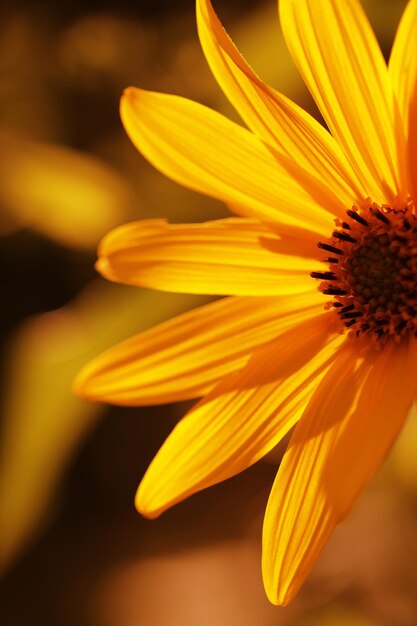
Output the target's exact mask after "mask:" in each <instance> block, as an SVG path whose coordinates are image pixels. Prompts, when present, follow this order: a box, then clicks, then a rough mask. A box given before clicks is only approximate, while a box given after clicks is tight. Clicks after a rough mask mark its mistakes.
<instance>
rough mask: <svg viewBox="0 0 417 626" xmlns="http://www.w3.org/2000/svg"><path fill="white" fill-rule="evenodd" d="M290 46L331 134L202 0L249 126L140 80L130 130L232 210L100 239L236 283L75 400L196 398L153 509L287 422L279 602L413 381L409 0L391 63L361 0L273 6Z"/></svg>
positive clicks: (274, 496) (164, 276)
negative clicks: (261, 68) (276, 85)
mask: <svg viewBox="0 0 417 626" xmlns="http://www.w3.org/2000/svg"><path fill="white" fill-rule="evenodd" d="M279 10H280V16H281V24H282V28H283V31H284V36H285V38H286V41H287V44H288V47H289V49H290V52H291V54H292V56H293V58H294V61H295V63H296V65H297V67H298V69H299V70H300V72H301V74H302V76H303V78H304V80H305V82H306V84H307V86H308V87H309V89H310V91H311V93H312V95H313V97H314V98H315V100H316V103H317V105H318V107H319V109H320V111H321V113H322V115H323V117H324V119H325V121H326V123H327V125H328V127H329V129H330V132H328V131H327V130H325V129H324V128H323V127H322V126H321V125H320V124H318V123H317V122H316V121H315V120H314V119H313V118H311V117H310V116H309V115H308V114H307V113H305V112H304V111H303V110H301V109H300V108H299V107H298V106H297V105H295V104H294V103H293V102H291V101H290V100H288V99H287V98H286V97H285V96H283V95H281V94H280V93H278V92H277V91H275V90H273V89H272V88H271V87H269V86H267V85H265V84H264V83H263V82H262V81H261V80H260V79H259V78H258V77H257V76H256V75H255V74H254V72H253V71H252V70H251V68H250V67H249V65H248V64H247V63H246V62H245V60H244V59H243V58H242V56H241V55H240V54H239V52H238V51H237V49H236V47H235V46H234V44H233V43H232V41H231V40H230V39H229V37H228V36H227V34H226V32H225V31H224V29H223V27H222V26H221V24H220V22H219V20H218V18H217V17H216V15H215V13H214V11H213V8H212V6H211V4H210V2H209V0H197V22H198V29H199V35H200V39H201V43H202V47H203V50H204V52H205V54H206V57H207V60H208V62H209V64H210V67H211V69H212V71H213V73H214V75H215V76H216V78H217V80H218V82H219V83H220V85H221V87H222V88H223V90H224V92H225V93H226V95H227V96H228V97H229V99H230V100H231V102H232V103H233V104H234V105H235V107H236V108H237V110H238V112H239V113H240V115H241V117H242V118H243V120H244V121H245V122H246V124H247V126H248V127H249V130H246V129H244V128H243V127H241V126H239V125H237V124H234V123H232V122H230V121H228V120H227V119H225V118H224V117H222V116H221V115H219V114H218V113H216V112H214V111H211V110H209V109H207V108H205V107H203V106H201V105H198V104H196V103H194V102H190V101H187V100H184V99H182V98H179V97H177V96H169V95H162V94H156V93H150V92H144V91H141V90H139V89H134V88H129V89H128V90H127V91H126V92H125V94H124V96H123V98H122V103H121V114H122V120H123V123H124V125H125V128H126V130H127V132H128V134H129V136H130V138H131V140H132V141H133V143H134V144H135V145H136V146H137V147H138V149H139V150H140V151H141V152H142V153H143V154H144V155H145V157H146V158H147V159H148V160H149V161H151V162H152V163H153V164H154V165H155V166H156V167H157V168H159V169H160V170H161V171H162V172H163V173H164V174H166V175H167V176H170V177H171V178H173V179H174V180H176V181H177V182H179V183H182V184H184V185H187V186H188V187H190V188H191V189H194V190H197V191H200V192H203V193H206V194H209V195H212V196H214V197H216V198H219V199H222V200H223V201H225V202H226V203H227V204H228V205H229V207H230V208H231V210H232V211H233V212H234V213H235V215H237V217H231V218H229V219H225V220H220V221H214V222H209V223H205V224H192V225H169V224H167V223H166V222H165V221H162V220H151V221H146V222H137V223H133V224H128V225H126V226H124V227H122V228H118V229H116V230H115V231H113V232H111V233H110V234H109V235H108V236H107V237H106V238H105V239H104V241H103V242H102V244H101V246H100V249H99V261H98V269H99V271H100V272H101V273H102V274H103V275H104V276H106V277H107V278H109V279H110V280H115V281H119V282H123V283H127V284H134V285H143V286H147V287H155V288H158V289H165V290H172V291H188V292H191V293H205V294H211V295H224V296H228V297H227V298H224V299H222V300H219V301H216V302H214V303H212V304H209V305H206V306H204V307H201V308H200V309H197V310H194V311H192V312H190V313H187V314H185V315H182V316H180V317H178V318H176V319H173V320H171V321H169V322H166V323H165V324H162V325H161V326H159V327H156V328H153V329H151V330H149V331H147V332H145V333H142V334H141V335H139V336H137V337H134V338H132V339H130V340H128V341H126V342H124V343H122V344H120V345H119V346H116V347H115V348H113V349H111V350H109V351H108V352H106V353H104V354H103V355H101V356H100V357H98V358H97V359H96V360H95V361H93V362H92V363H91V364H89V365H88V366H87V367H86V368H85V369H84V370H83V372H82V373H81V374H80V376H79V379H78V390H79V393H80V394H82V395H84V396H85V397H88V398H90V399H95V400H105V401H108V402H113V403H117V404H152V403H161V402H164V401H165V402H171V401H175V400H180V399H185V398H194V397H200V396H201V397H202V400H200V401H199V402H198V404H197V405H196V406H195V407H194V408H193V409H192V410H191V411H190V412H189V413H188V415H186V416H185V417H184V418H183V419H182V420H181V421H180V423H179V424H178V425H177V427H176V428H175V429H174V431H173V432H172V434H171V435H170V436H169V437H168V439H167V440H166V442H165V443H164V445H163V446H162V448H161V449H160V451H159V452H158V454H157V455H156V457H155V459H154V460H153V462H152V463H151V465H150V467H149V469H148V471H147V473H146V475H145V477H144V478H143V480H142V482H141V485H140V487H139V490H138V493H137V497H136V504H137V507H138V509H139V510H140V511H141V512H142V513H143V514H144V515H146V516H148V517H156V516H158V515H159V514H160V513H162V512H163V511H164V510H166V509H167V508H168V507H170V506H172V505H173V504H175V503H176V502H179V501H180V500H182V499H184V498H185V497H187V496H189V495H191V494H192V493H195V492H196V491H199V490H201V489H203V488H205V487H208V486H210V485H212V484H214V483H217V482H219V481H221V480H224V479H226V478H228V477H230V476H232V475H234V474H236V473H237V472H240V471H242V470H243V469H245V468H246V467H248V466H249V465H251V464H253V463H254V462H255V461H257V460H258V459H260V458H261V457H262V456H263V455H265V454H266V453H267V452H269V451H270V450H271V449H272V448H273V447H274V446H275V445H276V444H277V443H278V441H279V440H280V439H281V438H282V437H283V436H284V435H285V434H286V433H287V432H288V431H289V430H290V429H291V428H292V427H293V426H294V425H296V424H297V425H296V428H295V430H294V433H293V435H292V438H291V440H290V444H289V446H288V450H287V452H286V454H285V456H284V459H283V462H282V464H281V466H280V468H279V471H278V474H277V477H276V480H275V482H274V485H273V487H272V491H271V495H270V498H269V502H268V506H267V510H266V514H265V523H264V533H263V575H264V582H265V588H266V591H267V594H268V597H269V598H270V600H271V601H272V602H273V603H276V604H287V603H288V602H289V601H290V600H291V599H292V598H293V597H294V596H295V594H296V593H297V591H298V589H299V588H300V586H301V584H302V583H303V581H304V580H305V578H306V576H307V575H308V573H309V571H310V569H311V567H312V566H313V564H314V562H315V560H316V559H317V557H318V555H319V553H320V551H321V549H322V548H323V546H324V545H325V543H326V541H327V540H328V538H329V536H330V534H331V533H332V531H333V529H334V527H335V526H336V524H337V523H338V522H339V521H340V520H342V519H343V518H344V516H345V515H346V514H347V513H348V511H349V510H350V509H351V507H352V505H353V504H354V502H355V500H356V499H357V496H358V495H359V493H360V492H361V491H362V490H363V488H364V487H365V486H366V485H367V484H368V482H369V481H370V479H371V478H372V476H373V475H374V473H375V472H376V470H377V469H378V467H379V466H380V464H381V462H382V461H383V459H384V457H385V455H386V454H387V452H388V451H389V449H390V447H391V446H392V444H393V442H394V440H395V438H396V436H397V434H398V432H399V431H400V429H401V427H402V425H403V423H404V420H405V419H406V416H407V413H408V412H409V409H410V407H411V405H412V403H413V401H414V399H415V396H416V391H417V389H416V381H417V378H416V373H417V339H416V337H417V272H416V263H417V217H416V211H415V199H416V184H417V183H416V181H417V165H416V164H417V159H416V155H417V126H416V106H417V105H416V102H417V39H416V38H415V36H414V33H415V30H416V28H417V0H410V1H409V3H408V5H407V8H406V10H405V13H404V15H403V18H402V20H401V23H400V26H399V29H398V32H397V36H396V39H395V42H394V46H393V50H392V54H391V58H390V62H389V66H388V67H387V65H386V63H385V61H384V58H383V56H382V54H381V51H380V49H379V46H378V43H377V41H376V39H375V36H374V34H373V31H372V29H371V27H370V25H369V23H368V21H367V19H366V16H365V14H364V12H363V10H362V7H361V5H360V4H359V2H358V1H357V0H280V2H279Z"/></svg>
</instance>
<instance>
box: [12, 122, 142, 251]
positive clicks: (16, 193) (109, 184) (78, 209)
mask: <svg viewBox="0 0 417 626" xmlns="http://www.w3.org/2000/svg"><path fill="white" fill-rule="evenodd" d="M0 180H1V186H0V204H1V207H2V209H1V211H2V213H4V212H6V211H7V213H8V214H9V216H10V217H12V218H13V220H15V221H16V222H17V223H18V224H19V225H20V226H21V227H23V228H32V229H34V230H36V231H38V232H40V233H42V234H43V235H46V236H47V237H50V238H51V239H54V240H55V241H57V242H58V243H60V244H62V245H64V246H69V247H71V248H77V249H94V248H95V247H96V245H97V241H98V240H99V239H100V237H102V236H103V235H104V233H106V232H107V231H108V230H109V229H110V228H114V227H115V226H116V225H118V224H121V223H123V222H124V221H125V220H126V219H128V217H127V216H128V215H129V210H130V207H131V206H134V204H135V202H137V198H136V197H135V194H134V192H133V190H132V189H131V188H130V186H129V184H128V182H127V180H124V178H123V177H122V176H120V175H119V174H118V173H117V172H116V171H114V170H113V169H112V168H111V167H109V166H108V165H106V164H105V163H103V162H102V161H100V160H99V159H97V158H96V157H93V156H92V155H88V154H85V153H82V152H78V151H76V150H72V149H70V148H68V147H65V146H62V145H59V144H47V143H37V142H33V141H26V140H24V139H21V138H18V137H14V136H13V135H12V134H8V133H6V132H4V131H3V130H2V129H0Z"/></svg>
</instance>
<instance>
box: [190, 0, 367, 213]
mask: <svg viewBox="0 0 417 626" xmlns="http://www.w3.org/2000/svg"><path fill="white" fill-rule="evenodd" d="M197 25H198V31H199V35H200V41H201V45H202V48H203V50H204V53H205V55H206V58H207V61H208V63H209V65H210V68H211V70H212V72H213V74H214V76H215V77H216V78H217V81H218V82H219V84H220V86H221V88H222V89H223V91H224V92H225V94H226V95H227V96H228V98H229V99H230V101H231V102H232V104H233V105H234V106H235V107H236V109H237V111H238V112H239V113H240V115H241V116H242V118H243V120H244V121H245V122H246V124H247V125H248V126H249V128H251V129H252V130H253V132H254V133H255V134H257V135H258V136H259V137H260V138H261V139H263V140H265V141H267V142H268V143H270V144H271V145H272V146H275V147H276V148H277V149H278V150H280V151H282V152H284V153H286V154H287V155H289V156H290V157H292V158H293V159H294V160H296V161H297V163H299V164H300V165H301V166H302V167H303V168H305V169H306V170H307V171H309V172H310V173H311V174H312V175H313V176H315V177H316V178H318V179H319V181H320V184H321V185H322V187H323V202H326V206H327V207H328V208H329V210H332V211H333V212H335V213H336V214H340V213H344V211H346V207H349V206H351V205H352V204H353V203H355V202H356V201H357V200H358V198H359V196H363V193H364V192H363V189H361V187H360V184H359V183H358V181H357V179H355V176H354V174H353V172H352V170H351V167H350V165H349V163H348V161H347V159H346V157H345V155H344V154H343V152H342V150H341V149H340V147H339V146H338V144H337V142H336V141H335V140H334V139H333V137H332V136H331V135H330V134H329V133H328V132H327V131H326V130H325V129H324V128H323V126H322V125H321V124H319V123H318V122H316V120H315V119H314V118H312V117H311V116H310V115H308V114H307V113H306V112H305V111H303V110H302V109H301V108H300V107H298V106H297V105H296V104H294V103H293V102H291V101H290V100H289V99H288V98H286V97H285V96H283V95H282V94H280V93H278V92H277V91H275V90H274V89H272V88H271V87H269V86H268V85H266V84H265V83H263V82H262V81H261V80H260V79H259V78H258V76H257V75H256V74H255V73H254V72H253V70H252V69H251V68H250V67H249V65H248V64H247V63H246V61H245V60H244V58H243V57H242V56H241V54H240V53H239V51H238V50H237V48H236V47H235V45H234V44H233V42H232V41H231V39H230V38H229V36H228V35H227V33H226V31H225V30H224V28H223V26H222V24H221V23H220V21H219V19H218V17H217V16H216V14H215V12H214V10H213V7H212V5H211V2H210V0H197ZM329 192H330V193H329ZM329 195H330V198H329ZM326 198H327V200H326Z"/></svg>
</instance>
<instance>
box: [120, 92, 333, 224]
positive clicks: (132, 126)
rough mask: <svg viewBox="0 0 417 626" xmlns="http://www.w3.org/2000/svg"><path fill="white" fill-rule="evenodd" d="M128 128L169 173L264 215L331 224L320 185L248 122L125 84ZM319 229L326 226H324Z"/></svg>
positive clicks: (124, 117) (142, 148) (285, 220)
mask: <svg viewBox="0 0 417 626" xmlns="http://www.w3.org/2000/svg"><path fill="white" fill-rule="evenodd" d="M120 110H121V117H122V121H123V124H124V126H125V129H126V131H127V133H128V135H129V137H130V139H131V140H132V142H133V143H134V144H135V146H136V147H137V148H138V150H140V151H141V152H142V153H143V155H144V156H145V157H146V158H147V159H148V160H149V161H150V162H151V163H152V164H153V165H154V166H155V167H157V168H158V169H159V170H160V171H162V172H163V173H164V174H165V175H166V176H169V177H170V178H172V179H173V180H175V181H176V182H178V183H181V184H182V185H185V186H187V187H190V188H191V189H194V190H195V191H200V192H203V193H206V194H208V195H210V196H213V197H215V198H218V199H220V200H223V201H224V202H226V203H228V204H235V205H241V206H244V207H245V208H246V209H247V211H248V214H250V215H252V216H254V217H256V218H258V219H262V220H264V221H267V222H283V223H285V224H290V225H295V226H301V227H304V228H309V229H311V230H314V231H315V232H319V233H323V232H328V230H330V229H331V228H332V224H333V218H332V215H331V213H330V212H329V211H328V210H327V208H323V207H322V206H320V201H321V200H322V199H323V198H322V190H321V189H320V188H319V187H318V186H317V182H316V181H315V180H314V179H313V178H312V177H311V175H310V174H309V172H307V171H305V170H303V169H302V168H300V167H299V166H298V164H297V163H296V161H294V159H292V158H289V157H286V156H285V155H282V154H278V153H276V152H274V153H273V152H272V149H271V148H267V147H266V146H265V145H264V144H263V142H262V141H261V140H260V139H259V138H258V137H256V136H255V135H253V134H252V133H251V132H249V131H248V130H246V129H244V128H242V127H241V126H239V125H238V124H235V123H233V122H231V121H230V120H228V119H226V118H225V117H223V116H222V115H220V114H219V113H216V112H215V111H212V110H211V109H208V108H207V107H204V106H202V105H200V104H197V103H196V102H192V101H191V100H186V99H185V98H180V97H178V96H170V95H166V94H157V93H153V92H149V91H143V90H140V89H135V88H133V87H130V88H129V89H127V90H126V91H125V93H124V95H123V97H122V100H121V109H120ZM323 229H324V230H323Z"/></svg>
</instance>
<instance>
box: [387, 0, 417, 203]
mask: <svg viewBox="0 0 417 626" xmlns="http://www.w3.org/2000/svg"><path fill="white" fill-rule="evenodd" d="M389 73H390V78H391V81H392V84H393V88H394V93H395V96H396V98H397V102H398V106H399V108H400V112H401V115H402V121H403V128H404V133H405V136H406V139H407V141H408V163H409V184H410V187H411V189H412V190H413V192H414V201H416V200H417V115H416V111H417V0H410V2H409V3H408V5H407V7H406V9H405V11H404V14H403V16H402V19H401V22H400V25H399V27H398V31H397V35H396V37H395V41H394V46H393V48H392V52H391V57H390V61H389Z"/></svg>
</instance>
